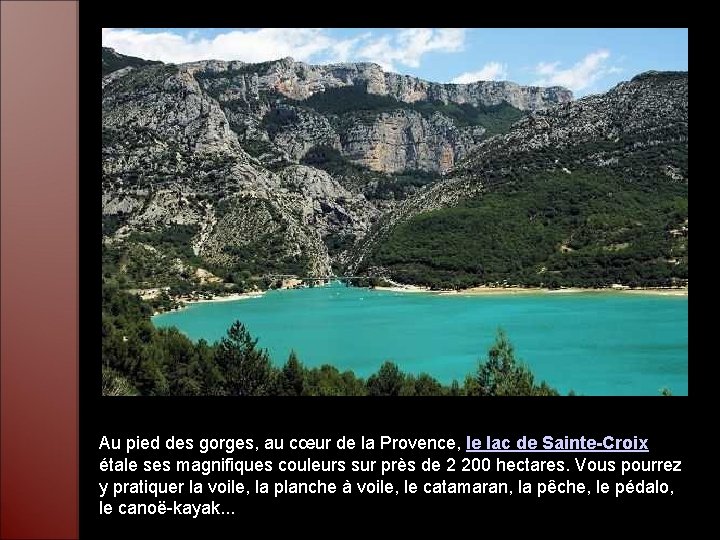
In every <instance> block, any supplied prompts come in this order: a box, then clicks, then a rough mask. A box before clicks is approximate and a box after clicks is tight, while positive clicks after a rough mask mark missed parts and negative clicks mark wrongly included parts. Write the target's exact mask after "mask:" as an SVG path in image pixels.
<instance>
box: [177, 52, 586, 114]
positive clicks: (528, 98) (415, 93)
mask: <svg viewBox="0 0 720 540" xmlns="http://www.w3.org/2000/svg"><path fill="white" fill-rule="evenodd" d="M185 66H186V67H187V68H188V69H190V70H191V71H192V72H200V73H204V74H207V75H210V76H211V77H213V78H227V79H232V80H233V81H236V82H237V88H236V89H235V91H234V96H235V97H236V98H238V97H242V98H244V99H257V97H258V95H259V92H261V91H268V90H273V91H277V92H278V93H279V94H282V95H283V96H286V97H288V98H291V99H295V100H305V99H307V98H309V97H311V96H312V95H314V94H316V93H318V92H324V91H325V90H327V89H329V88H338V87H343V86H362V87H364V88H365V89H366V90H367V92H368V93H369V94H375V95H383V96H391V97H394V98H395V99H397V100H398V101H401V102H405V103H414V102H417V101H441V102H443V103H446V104H447V103H457V104H462V103H470V104H472V105H498V104H500V103H503V102H507V103H509V104H510V105H512V106H513V107H516V108H518V109H520V110H527V111H536V110H540V109H545V108H547V107H549V106H552V105H556V104H560V103H567V102H569V101H571V100H572V98H573V96H572V92H571V91H570V90H568V89H566V88H562V87H559V86H554V87H549V88H544V87H538V86H520V85H518V84H516V83H513V82H509V81H478V82H475V83H471V84H443V83H434V82H429V81H425V80H422V79H418V78H417V77H411V76H409V75H399V74H397V73H385V72H384V71H383V69H382V68H381V67H380V66H379V65H377V64H370V63H353V64H329V65H324V66H317V65H310V64H306V63H304V62H296V61H294V60H293V59H292V58H283V59H282V60H278V61H277V62H264V63H262V64H246V63H244V62H223V61H218V60H211V61H206V62H194V63H190V64H185Z"/></svg>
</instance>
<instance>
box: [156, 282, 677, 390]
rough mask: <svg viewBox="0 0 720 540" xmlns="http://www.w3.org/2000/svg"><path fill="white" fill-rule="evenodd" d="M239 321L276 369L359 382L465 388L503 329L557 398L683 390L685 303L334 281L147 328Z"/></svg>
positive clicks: (162, 318)
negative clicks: (313, 369) (390, 364)
mask: <svg viewBox="0 0 720 540" xmlns="http://www.w3.org/2000/svg"><path fill="white" fill-rule="evenodd" d="M236 319H238V320H240V321H242V322H243V323H244V324H245V325H246V326H247V327H248V329H249V331H250V333H251V334H252V335H253V336H254V337H257V338H259V346H260V347H262V348H266V349H268V351H269V352H270V355H271V357H272V359H273V361H274V362H275V363H276V364H282V363H284V362H285V360H287V357H288V354H289V353H290V350H291V349H294V350H295V351H296V352H297V354H298V357H299V358H300V360H301V361H302V362H303V363H305V364H306V365H308V366H318V365H321V364H333V365H334V366H336V367H337V368H338V369H340V370H341V371H343V370H346V369H352V370H353V371H355V373H356V374H358V375H360V376H363V377H366V376H367V375H369V374H371V373H373V372H375V371H377V369H378V367H379V366H380V365H381V364H382V362H383V361H384V360H392V361H394V362H396V363H397V364H398V365H399V366H400V368H401V369H403V370H404V371H407V372H411V373H421V372H427V373H429V374H431V375H432V376H434V377H436V378H437V379H439V380H440V381H442V382H444V383H449V382H450V381H452V379H454V378H455V379H458V380H459V381H460V382H462V380H463V379H464V378H465V375H466V374H468V373H470V372H472V371H474V370H475V369H476V368H477V362H478V360H479V359H480V358H485V356H486V353H487V350H488V348H489V346H490V345H491V344H492V342H493V341H494V338H495V333H496V329H497V328H498V327H499V326H500V327H502V328H504V329H505V330H506V332H507V334H508V337H509V338H510V341H511V342H512V343H513V345H514V346H515V351H516V356H517V357H519V358H520V359H522V360H523V361H524V362H525V363H526V364H527V365H528V366H530V368H531V369H532V371H533V373H535V376H536V378H537V380H538V381H539V380H543V379H544V380H545V381H547V382H548V383H549V384H550V385H551V386H553V387H555V388H557V389H558V390H560V391H561V392H562V393H567V392H568V391H569V390H570V389H573V390H574V391H575V392H577V393H578V394H584V395H659V390H660V389H661V388H663V387H667V388H670V389H671V390H672V392H673V394H675V395H687V392H688V299H687V297H686V296H685V297H672V296H653V295H630V294H622V293H579V294H575V293H572V294H570V293H569V294H562V293H560V294H547V293H546V294H543V293H538V294H528V295H486V296H460V295H457V296H454V295H446V296H443V295H436V294H424V293H397V292H389V291H372V290H368V289H360V288H352V287H345V286H343V285H340V284H334V285H331V286H328V287H316V288H312V289H301V290H282V291H269V292H268V293H266V294H265V295H264V296H262V297H259V298H248V299H243V300H238V301H230V302H211V303H201V304H192V305H190V306H189V307H188V308H186V309H183V310H181V311H176V312H171V313H164V314H161V315H157V316H155V317H154V318H153V322H154V323H155V324H156V325H157V326H161V327H163V326H176V327H177V328H178V329H179V330H181V331H182V332H184V333H185V334H186V335H188V336H189V337H190V338H191V339H194V340H197V339H200V338H204V339H206V340H207V341H209V342H213V341H216V340H218V339H219V338H220V337H222V336H223V335H224V334H225V332H226V330H227V328H228V327H229V326H230V325H231V324H232V322H233V321H234V320H236Z"/></svg>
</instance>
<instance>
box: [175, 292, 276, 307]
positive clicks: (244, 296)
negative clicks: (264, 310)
mask: <svg viewBox="0 0 720 540" xmlns="http://www.w3.org/2000/svg"><path fill="white" fill-rule="evenodd" d="M264 294H265V292H264V291H256V292H247V293H232V294H227V295H224V296H214V297H213V298H199V299H197V300H193V299H186V298H178V300H179V301H180V302H183V303H184V304H204V303H207V302H233V301H235V300H246V299H248V298H259V297H261V296H263V295H264Z"/></svg>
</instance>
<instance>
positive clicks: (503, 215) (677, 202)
mask: <svg viewBox="0 0 720 540" xmlns="http://www.w3.org/2000/svg"><path fill="white" fill-rule="evenodd" d="M687 138H688V130H687V73H648V74H643V75H641V76H638V77H636V78H634V79H633V80H632V81H630V82H627V83H622V84H620V85H618V86H617V87H616V88H614V89H613V90H611V91H610V92H608V93H607V94H603V95H599V96H591V97H589V98H586V99H583V100H579V101H577V102H574V103H571V104H565V105H561V106H559V107H555V108H552V109H548V110H546V111H542V112H539V113H536V114H533V115H531V116H530V117H528V118H527V119H524V120H520V121H519V122H517V123H516V124H515V125H514V126H513V127H512V129H511V131H510V132H509V133H508V134H506V135H502V136H498V137H493V138H491V139H489V140H488V141H486V142H485V143H483V144H481V145H480V146H479V148H478V149H477V150H476V151H475V152H473V153H472V155H471V156H470V157H469V158H468V159H467V160H466V161H465V162H463V163H461V164H459V165H458V166H457V167H456V169H455V170H454V171H453V173H452V174H451V175H450V176H449V177H448V178H447V179H445V180H443V181H442V182H439V183H436V184H434V185H432V186H430V187H428V188H426V189H422V190H420V191H419V192H417V193H416V194H415V195H414V196H413V197H411V198H410V199H409V200H407V201H406V202H405V203H404V204H402V205H401V206H400V207H399V208H397V210H396V212H394V213H393V214H392V215H389V216H387V217H386V219H385V220H384V221H383V222H382V223H381V224H380V225H379V227H377V229H376V230H375V231H374V232H373V233H372V234H371V235H370V237H369V241H367V242H366V243H365V245H363V246H362V247H361V248H360V249H359V250H358V252H357V253H356V257H355V260H354V264H355V268H356V269H357V270H358V271H370V272H375V273H380V274H386V275H389V276H390V277H393V278H394V279H397V280H398V281H404V282H409V283H421V284H426V285H431V286H436V287H466V286H471V285H479V284H485V283H488V284H491V283H497V282H503V281H507V282H508V283H511V284H519V285H540V284H543V285H546V286H558V285H561V286H570V285H575V286H608V285H611V284H614V283H619V284H623V285H630V286H668V285H677V284H682V283H685V282H686V281H687V272H688V244H687V235H688V216H687V195H688V162H687Z"/></svg>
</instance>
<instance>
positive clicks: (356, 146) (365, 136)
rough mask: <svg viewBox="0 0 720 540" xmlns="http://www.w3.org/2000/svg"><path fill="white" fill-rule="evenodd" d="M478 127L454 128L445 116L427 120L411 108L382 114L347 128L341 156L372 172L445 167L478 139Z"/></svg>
mask: <svg viewBox="0 0 720 540" xmlns="http://www.w3.org/2000/svg"><path fill="white" fill-rule="evenodd" d="M484 133H485V129H484V128H482V127H473V128H458V127H456V126H455V124H454V123H453V122H452V121H451V120H450V119H448V118H447V117H445V116H443V115H441V114H435V115H433V116H432V117H430V118H429V119H426V118H424V117H423V116H422V115H421V114H420V113H417V112H414V111H404V110H398V111H396V112H393V113H383V114H381V115H380V116H378V117H377V118H376V119H375V121H374V122H373V123H372V124H371V125H366V124H362V123H358V124H356V125H354V126H353V127H352V128H350V129H349V130H348V132H347V133H346V135H345V137H344V140H343V144H342V152H343V155H345V156H346V157H348V158H349V159H351V160H352V161H354V162H356V163H360V164H362V165H364V166H366V167H367V168H369V169H371V170H374V171H383V172H400V171H404V170H407V169H422V170H430V171H432V170H435V171H438V172H441V173H444V172H446V171H447V170H449V169H450V168H451V167H452V166H453V165H454V164H455V161H456V160H459V159H462V158H464V157H465V156H466V155H467V153H468V151H469V150H471V149H472V148H474V147H475V146H476V145H477V144H478V143H479V142H480V140H481V139H482V136H483V134H484Z"/></svg>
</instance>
